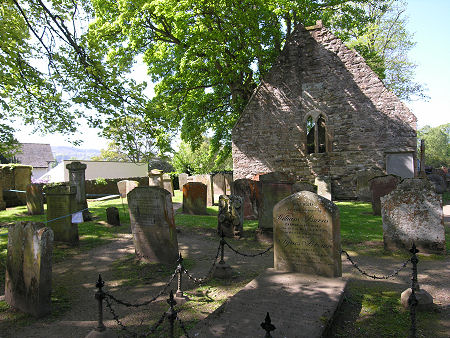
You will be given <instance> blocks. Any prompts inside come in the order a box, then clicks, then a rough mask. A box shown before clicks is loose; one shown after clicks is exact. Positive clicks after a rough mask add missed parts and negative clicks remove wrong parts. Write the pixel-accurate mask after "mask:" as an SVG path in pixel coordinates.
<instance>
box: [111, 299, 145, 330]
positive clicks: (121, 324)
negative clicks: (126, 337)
mask: <svg viewBox="0 0 450 338" xmlns="http://www.w3.org/2000/svg"><path fill="white" fill-rule="evenodd" d="M105 302H106V307H107V308H108V309H109V311H110V312H111V314H112V316H113V318H114V320H115V321H116V323H117V325H119V326H120V327H121V328H122V330H124V331H125V332H127V333H129V334H131V335H132V336H133V337H138V336H139V334H138V333H136V332H133V331H131V330H130V329H128V328H127V327H126V326H125V325H124V324H123V323H122V321H121V320H120V319H119V316H118V315H117V313H116V312H115V311H114V309H113V307H112V305H111V302H110V301H109V299H108V298H105Z"/></svg>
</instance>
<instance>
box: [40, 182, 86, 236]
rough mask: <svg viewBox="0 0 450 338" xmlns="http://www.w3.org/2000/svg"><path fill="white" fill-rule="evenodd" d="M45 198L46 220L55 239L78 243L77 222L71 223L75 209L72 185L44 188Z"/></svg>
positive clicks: (75, 190)
mask: <svg viewBox="0 0 450 338" xmlns="http://www.w3.org/2000/svg"><path fill="white" fill-rule="evenodd" d="M44 192H45V195H46V198H47V222H48V226H49V227H50V228H51V229H52V230H53V234H54V239H55V241H59V242H66V243H69V244H72V245H76V244H78V224H76V223H72V214H73V213H74V212H76V211H78V210H77V202H76V200H75V196H76V194H77V188H76V187H75V186H73V185H65V184H60V185H54V186H47V187H45V188H44Z"/></svg>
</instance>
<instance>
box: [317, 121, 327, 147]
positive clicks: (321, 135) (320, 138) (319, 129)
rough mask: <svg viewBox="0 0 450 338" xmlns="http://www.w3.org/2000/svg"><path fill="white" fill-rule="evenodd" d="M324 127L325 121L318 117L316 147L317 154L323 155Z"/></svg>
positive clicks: (324, 142) (324, 144)
mask: <svg viewBox="0 0 450 338" xmlns="http://www.w3.org/2000/svg"><path fill="white" fill-rule="evenodd" d="M326 134H327V132H326V125H325V119H324V118H323V116H322V115H320V116H319V118H318V119H317V145H318V147H317V148H318V152H319V153H324V152H326V151H327V147H326Z"/></svg>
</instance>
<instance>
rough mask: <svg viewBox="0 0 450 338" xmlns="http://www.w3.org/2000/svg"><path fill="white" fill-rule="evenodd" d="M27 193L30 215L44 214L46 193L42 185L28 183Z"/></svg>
mask: <svg viewBox="0 0 450 338" xmlns="http://www.w3.org/2000/svg"><path fill="white" fill-rule="evenodd" d="M26 195H27V209H28V215H43V214H44V195H43V193H42V186H41V185H39V184H28V185H27V192H26Z"/></svg>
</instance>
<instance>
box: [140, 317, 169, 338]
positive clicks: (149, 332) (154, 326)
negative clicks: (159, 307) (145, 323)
mask: <svg viewBox="0 0 450 338" xmlns="http://www.w3.org/2000/svg"><path fill="white" fill-rule="evenodd" d="M164 319H166V313H165V312H164V313H163V314H162V316H161V318H159V320H158V321H157V322H156V323H155V324H153V326H152V327H151V328H150V329H149V330H148V333H147V334H145V335H143V336H144V337H146V336H148V335H151V334H153V333H155V331H156V329H158V327H159V326H160V325H161V324H162V323H163V321H164Z"/></svg>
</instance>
